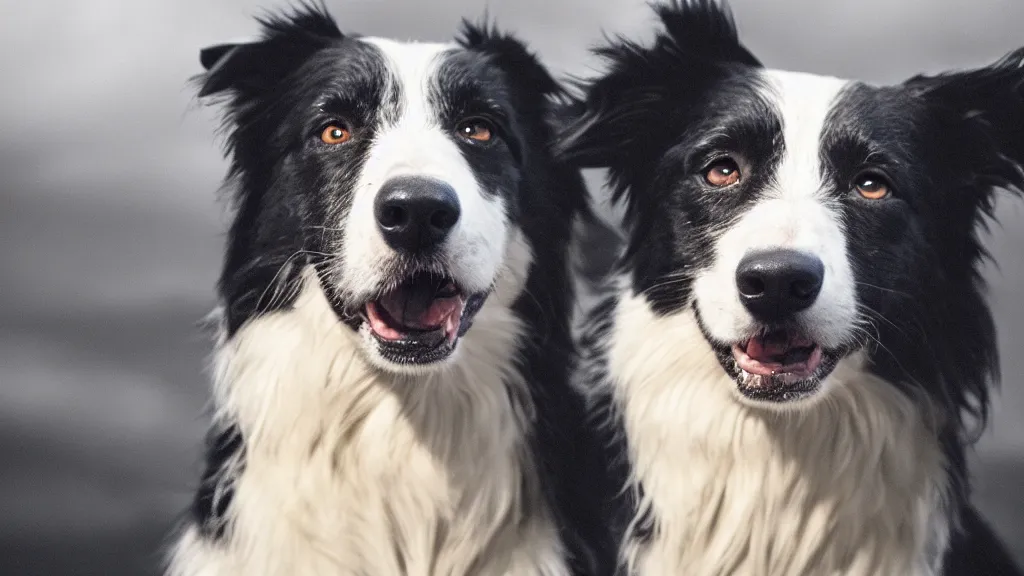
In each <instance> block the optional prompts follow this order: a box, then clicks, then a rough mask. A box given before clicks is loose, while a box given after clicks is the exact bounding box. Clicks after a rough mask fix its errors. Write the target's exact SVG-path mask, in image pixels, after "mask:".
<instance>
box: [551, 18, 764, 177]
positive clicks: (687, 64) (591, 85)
mask: <svg viewBox="0 0 1024 576" xmlns="http://www.w3.org/2000/svg"><path fill="white" fill-rule="evenodd" d="M654 10H655V12H656V13H657V15H658V17H659V18H660V20H661V23H662V26H663V30H662V31H660V32H659V33H658V34H657V36H656V37H655V40H654V43H653V45H652V46H650V47H644V46H641V45H639V44H637V43H635V42H633V41H631V40H627V39H624V38H622V37H618V38H615V39H613V40H611V41H610V42H609V43H608V44H607V45H606V46H604V47H602V48H598V49H597V50H595V53H596V54H597V55H598V56H600V57H601V58H602V59H603V60H604V61H605V62H606V63H607V64H608V71H607V72H606V73H605V74H604V75H603V76H601V77H599V78H598V79H596V80H593V81H590V82H581V83H579V84H580V87H581V89H582V90H583V92H584V98H583V101H582V102H581V103H580V105H578V108H579V109H580V112H581V113H580V114H579V116H578V118H577V120H576V121H575V122H573V123H572V124H571V125H570V126H569V127H568V129H567V130H565V131H564V132H563V133H562V134H561V136H560V138H559V146H558V148H557V150H558V151H559V153H561V154H562V155H563V156H564V157H565V158H566V159H568V160H570V161H572V162H574V163H575V164H577V165H579V166H581V167H589V168H600V167H610V166H614V165H615V163H616V162H620V163H621V162H623V161H627V159H625V158H624V157H623V152H625V151H628V150H631V149H635V148H636V147H637V146H639V147H640V148H641V149H643V148H644V144H648V143H649V142H650V136H651V132H650V131H651V130H655V131H656V130H658V129H659V128H665V127H666V126H665V122H664V118H658V116H659V115H660V113H659V112H658V110H659V108H662V107H664V106H665V105H667V104H668V101H669V100H670V99H671V100H672V101H673V102H674V104H673V105H675V106H678V105H679V104H681V103H683V102H685V100H686V97H687V96H690V95H695V94H698V93H700V91H701V90H703V88H704V84H705V83H706V82H707V81H710V80H711V79H713V78H717V77H718V76H720V74H719V72H720V71H721V70H722V69H724V68H727V67H737V66H740V67H742V66H745V67H760V66H761V63H760V62H759V61H758V59H757V58H756V57H754V55H753V54H751V53H750V52H749V51H748V50H747V49H746V48H745V47H744V46H743V45H742V44H740V42H739V38H738V35H737V32H736V26H735V23H734V20H733V17H732V12H731V11H730V9H729V8H728V6H727V5H726V4H725V2H724V1H716V0H670V1H668V2H666V3H664V4H661V5H656V6H654ZM638 126H643V130H638V129H637V127H638Z"/></svg>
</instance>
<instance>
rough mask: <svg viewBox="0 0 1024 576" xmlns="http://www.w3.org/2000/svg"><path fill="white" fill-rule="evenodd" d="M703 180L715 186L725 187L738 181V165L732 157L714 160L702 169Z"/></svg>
mask: <svg viewBox="0 0 1024 576" xmlns="http://www.w3.org/2000/svg"><path fill="white" fill-rule="evenodd" d="M704 180H705V181H706V182H707V183H708V184H710V185H712V186H714V187H715V188H725V187H727V186H732V185H733V184H735V183H737V182H739V181H740V167H739V165H737V164H736V161H735V160H733V159H732V158H722V159H721V160H715V161H714V162H713V163H712V164H711V165H710V166H708V167H707V168H705V169H704Z"/></svg>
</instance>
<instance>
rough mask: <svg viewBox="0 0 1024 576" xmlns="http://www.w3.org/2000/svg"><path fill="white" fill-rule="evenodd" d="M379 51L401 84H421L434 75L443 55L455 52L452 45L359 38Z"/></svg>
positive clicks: (454, 46)
mask: <svg viewBox="0 0 1024 576" xmlns="http://www.w3.org/2000/svg"><path fill="white" fill-rule="evenodd" d="M360 41H361V42H365V43H367V44H370V45H372V46H374V47H376V48H377V49H378V50H380V53H381V55H382V56H383V58H384V61H385V62H386V64H387V66H388V67H389V68H390V69H391V72H392V74H394V76H395V77H396V78H398V79H400V80H401V81H402V83H403V84H409V83H423V82H425V81H426V80H427V79H428V78H430V76H431V75H432V74H433V73H434V71H435V70H436V69H437V65H438V64H439V63H440V62H441V61H442V60H443V59H444V57H445V55H447V54H450V53H451V52H452V51H454V50H456V49H457V48H458V46H456V45H455V44H453V43H440V42H402V41H399V40H392V39H390V38H379V37H366V38H360Z"/></svg>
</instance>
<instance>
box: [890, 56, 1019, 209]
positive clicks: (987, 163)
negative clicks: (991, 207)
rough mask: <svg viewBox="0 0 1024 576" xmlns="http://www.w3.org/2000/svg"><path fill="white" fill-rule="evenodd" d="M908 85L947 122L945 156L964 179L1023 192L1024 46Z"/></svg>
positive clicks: (920, 78)
mask: <svg viewBox="0 0 1024 576" xmlns="http://www.w3.org/2000/svg"><path fill="white" fill-rule="evenodd" d="M905 86H906V87H907V88H908V89H909V90H910V91H911V93H912V94H914V95H915V96H916V97H918V98H920V99H922V100H923V101H924V104H925V106H926V108H927V110H928V111H929V112H930V113H932V114H934V116H933V118H935V119H936V120H938V122H940V123H941V125H942V126H943V127H944V130H943V133H942V134H941V137H942V138H943V139H944V140H945V144H946V147H947V148H948V149H949V151H950V153H949V154H947V155H946V157H948V158H949V159H950V161H951V162H955V163H956V168H957V172H958V173H959V174H961V175H962V176H963V178H964V181H963V182H962V183H961V184H963V185H967V186H984V187H988V188H991V187H993V186H995V187H1000V188H1006V189H1010V190H1015V191H1017V192H1022V191H1024V48H1021V49H1019V50H1016V51H1015V52H1012V53H1010V54H1008V55H1007V56H1005V57H1004V58H1002V59H1001V60H999V61H997V62H995V63H993V64H991V65H989V66H985V67H983V68H978V69H975V70H969V71H965V72H954V73H947V74H941V75H938V76H930V77H929V76H916V77H914V78H911V79H910V80H908V81H907V82H906V83H905ZM982 200H983V206H985V207H988V204H987V202H990V200H989V199H988V198H987V197H982Z"/></svg>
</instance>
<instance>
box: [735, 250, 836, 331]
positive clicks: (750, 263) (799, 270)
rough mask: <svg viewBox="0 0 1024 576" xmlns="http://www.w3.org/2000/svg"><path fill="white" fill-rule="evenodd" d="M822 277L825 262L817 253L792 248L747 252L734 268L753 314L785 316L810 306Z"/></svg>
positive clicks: (772, 317)
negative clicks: (815, 254) (814, 254)
mask: <svg viewBox="0 0 1024 576" xmlns="http://www.w3.org/2000/svg"><path fill="white" fill-rule="evenodd" d="M824 280H825V265H824V264H823V263H822V262H821V260H820V259H819V258H818V257H817V256H813V255H811V254H807V253H804V252H797V251H795V250H770V251H764V252H754V253H752V254H748V255H747V256H745V257H744V258H743V260H741V261H740V264H739V266H738V267H737V268H736V286H737V288H739V293H740V300H741V301H742V302H743V305H744V306H745V307H746V308H747V310H748V311H750V313H751V314H753V315H754V317H755V318H757V319H758V320H761V321H764V322H775V321H779V320H784V319H786V318H787V317H788V316H791V315H793V314H796V313H797V312H800V311H801V310H805V309H807V308H809V307H810V306H811V305H812V304H814V301H815V300H816V299H817V298H818V294H819V293H820V292H821V285H822V283H823V282H824Z"/></svg>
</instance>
